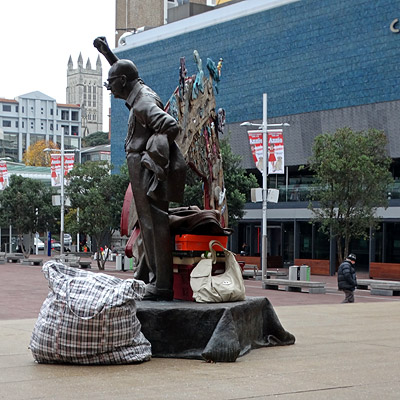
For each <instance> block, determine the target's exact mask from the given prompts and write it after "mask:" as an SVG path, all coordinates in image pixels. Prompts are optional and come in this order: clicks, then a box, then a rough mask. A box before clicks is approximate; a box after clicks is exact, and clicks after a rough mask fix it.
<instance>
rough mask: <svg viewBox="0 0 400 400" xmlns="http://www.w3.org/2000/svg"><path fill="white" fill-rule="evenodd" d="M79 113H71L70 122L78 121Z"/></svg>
mask: <svg viewBox="0 0 400 400" xmlns="http://www.w3.org/2000/svg"><path fill="white" fill-rule="evenodd" d="M78 117H79V112H78V111H71V120H72V121H78Z"/></svg>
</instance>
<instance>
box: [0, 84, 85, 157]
mask: <svg viewBox="0 0 400 400" xmlns="http://www.w3.org/2000/svg"><path fill="white" fill-rule="evenodd" d="M61 135H64V146H65V149H80V147H81V137H82V126H81V107H80V106H79V105H76V104H60V103H57V101H56V100H55V99H53V98H52V97H50V96H47V95H46V94H44V93H42V92H39V91H35V92H31V93H27V94H23V95H20V96H18V97H16V98H15V99H2V98H0V157H2V158H8V159H11V160H12V161H16V162H21V161H22V156H23V154H24V152H25V151H26V150H27V149H28V148H29V146H31V145H33V144H34V143H36V142H37V141H40V140H51V141H53V142H56V143H58V144H59V145H60V144H61Z"/></svg>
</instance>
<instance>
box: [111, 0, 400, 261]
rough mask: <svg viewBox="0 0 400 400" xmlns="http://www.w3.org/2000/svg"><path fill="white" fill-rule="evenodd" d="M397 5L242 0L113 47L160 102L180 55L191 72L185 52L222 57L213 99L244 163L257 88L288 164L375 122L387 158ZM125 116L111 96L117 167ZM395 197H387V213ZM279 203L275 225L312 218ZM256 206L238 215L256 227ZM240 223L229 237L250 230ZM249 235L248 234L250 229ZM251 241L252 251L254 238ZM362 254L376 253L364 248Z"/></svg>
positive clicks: (399, 49)
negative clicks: (281, 125) (320, 143)
mask: <svg viewBox="0 0 400 400" xmlns="http://www.w3.org/2000/svg"><path fill="white" fill-rule="evenodd" d="M399 6H400V1H398V0H396V1H393V0H376V1H370V0H301V1H296V0H280V1H279V0H278V1H277V0H272V1H270V0H264V1H261V0H248V1H244V2H239V3H236V4H232V5H227V6H226V7H223V8H219V9H215V10H213V11H209V12H206V13H204V14H201V15H197V16H194V17H191V18H188V19H186V20H183V21H178V22H175V23H172V24H168V25H165V26H162V27H159V28H155V29H152V30H149V31H145V32H142V33H140V34H136V35H132V36H131V37H128V38H127V40H126V43H127V44H126V46H124V47H120V48H118V49H116V53H117V55H118V57H119V58H128V59H131V60H133V61H134V62H135V63H136V65H137V67H138V69H139V73H140V76H141V77H142V78H143V80H144V81H145V82H146V84H148V85H149V86H150V87H152V88H153V89H154V90H155V91H156V92H157V93H158V94H159V95H160V96H161V98H162V100H163V101H164V103H166V102H167V101H168V99H169V97H170V95H171V94H172V92H173V91H174V90H175V88H176V86H177V85H178V78H179V75H178V74H179V72H178V70H179V58H180V57H183V56H184V57H185V58H186V66H187V70H188V75H192V74H195V73H196V71H197V69H196V65H195V63H194V61H193V50H195V49H196V50H197V51H198V52H199V54H200V57H201V58H202V60H203V66H204V69H205V64H206V60H207V58H211V59H212V60H214V61H215V62H217V61H218V60H219V58H220V57H222V58H223V60H224V61H223V67H222V78H221V82H220V84H219V89H220V90H219V94H218V95H217V107H223V108H224V109H225V110H226V119H227V123H228V129H229V131H230V132H231V144H232V147H233V150H234V151H236V152H237V153H238V154H240V155H241V156H242V157H243V165H244V166H245V167H246V168H248V169H252V168H254V165H253V164H252V159H251V153H250V149H249V148H248V147H249V146H248V144H247V135H246V129H245V128H243V127H240V122H242V121H249V120H250V121H257V120H258V121H260V120H261V118H262V94H263V93H267V94H268V122H269V123H270V122H283V121H286V122H290V124H291V126H290V128H287V130H285V132H284V136H285V162H286V165H287V167H295V166H298V165H300V164H303V163H305V162H306V160H307V158H308V157H309V156H310V154H311V145H312V141H313V139H314V137H315V136H317V135H318V134H321V133H325V132H333V131H334V130H336V129H338V128H341V127H343V126H350V127H352V128H354V129H357V130H362V129H368V128H377V129H383V130H384V131H385V132H386V134H387V136H388V139H389V154H390V156H391V157H392V158H393V159H400V90H399V87H400V64H399V62H398V60H399V59H400V33H398V28H400V25H399V23H398V22H397V21H396V19H397V18H400V7H399ZM391 27H392V29H391ZM205 70H206V69H205ZM127 119H128V112H127V110H126V109H125V105H124V103H123V102H122V101H119V100H115V99H113V100H112V102H111V131H112V135H111V145H112V162H113V164H114V165H115V166H117V167H118V166H120V165H121V164H122V163H123V162H124V160H125V154H124V151H123V143H124V138H125V134H126V127H127ZM244 144H245V145H244ZM288 174H289V170H288ZM288 178H289V177H288ZM292 178H293V182H290V180H289V179H287V178H286V177H280V178H279V182H281V183H282V182H283V181H284V180H286V190H287V185H288V180H289V185H290V184H291V183H293V184H295V180H294V177H291V178H290V179H292ZM279 182H278V179H276V184H277V187H278V186H279ZM282 185H283V183H282ZM286 197H287V196H286ZM286 200H287V198H286ZM396 205H397V204H396V203H393V204H391V207H392V211H393V210H394V208H396ZM399 205H400V204H399ZM282 207H284V204H281V205H277V206H273V207H271V208H272V211H271V213H272V214H271V215H269V216H268V218H269V219H272V220H274V218H275V217H274V215H276V222H277V226H278V225H279V226H281V228H280V231H283V230H284V229H283V228H282V225H280V224H282V223H287V222H289V223H292V222H293V221H295V223H297V222H296V221H307V220H308V219H309V217H310V216H309V214H307V212H306V211H305V207H304V204H303V205H300V204H297V205H296V206H292V209H296V210H297V211H293V212H292V213H291V214H290V213H289V214H288V213H287V212H286V213H284V214H282V212H281V211H279V210H282ZM393 207H394V208H393ZM256 208H257V207H256ZM299 209H303V212H302V213H301V212H300V211H299ZM274 210H275V211H274ZM258 212H259V216H257V215H258V214H257V211H256V210H251V207H250V206H249V212H248V213H247V217H246V218H247V219H248V221H249V222H251V223H253V224H254V227H256V226H258V225H259V218H261V212H260V210H258ZM274 212H275V214H274ZM394 214H395V213H394ZM394 214H393V215H394ZM391 215H392V214H391ZM398 215H400V214H398ZM383 217H384V218H385V217H387V218H388V219H390V221H391V222H394V223H398V222H399V221H397V220H396V218H392V217H391V216H390V215H386V214H384V215H383ZM278 222H279V223H278ZM257 224H258V225H257ZM243 229H244V231H243V232H242V233H240V234H239V237H237V242H241V241H242V240H245V238H248V235H247V233H246V232H247V231H246V229H247V228H243ZM396 229H398V228H396ZM295 230H296V226H295V227H294V228H293V232H294V231H295ZM274 232H275V231H274ZM274 232H272V231H271V235H272V234H273V233H274ZM396 232H397V230H396ZM279 235H280V241H279V246H278V247H277V248H276V250H274V249H273V248H271V249H269V250H271V252H272V253H274V252H275V253H276V252H278V253H279V252H280V254H281V255H282V254H283V250H282V248H283V247H284V245H285V243H286V241H287V240H286V239H285V238H284V237H283V236H282V234H281V233H279ZM399 235H400V230H399ZM250 236H251V237H250V238H249V239H250V241H251V242H252V241H253V242H254V240H256V239H254V238H255V237H256V236H255V235H250ZM253 236H254V238H253ZM253 239H254V240H253ZM246 240H248V239H246ZM297 242H298V241H296V239H294V240H293V243H294V244H293V245H292V246H291V247H292V250H291V251H290V252H289V253H290V254H288V256H287V262H293V260H294V259H296V258H299V257H298V256H299V252H300V247H301V246H300V245H297V244H296V243H297ZM288 243H289V241H288ZM236 246H237V243H236ZM234 247H235V246H234ZM251 247H252V248H253V250H254V249H255V250H257V248H258V245H257V244H254V245H253V246H251ZM254 253H255V254H256V253H257V251H254ZM368 257H369V261H371V260H372V258H374V256H373V255H372V256H371V254H370V252H369V253H368ZM371 257H372V258H371ZM284 258H285V257H284ZM382 260H383V261H384V257H383V258H382ZM396 260H397V259H396ZM367 261H368V260H367ZM396 262H400V251H399V259H398V260H397V261H396Z"/></svg>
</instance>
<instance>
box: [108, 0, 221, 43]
mask: <svg viewBox="0 0 400 400" xmlns="http://www.w3.org/2000/svg"><path fill="white" fill-rule="evenodd" d="M219 1H222V2H226V1H229V0H225V1H224V0H157V1H143V0H116V3H115V11H116V12H115V31H116V37H115V47H117V46H118V40H119V38H120V37H121V36H122V35H123V34H124V33H126V32H136V31H137V30H138V29H139V31H140V30H142V29H149V28H154V27H157V26H161V25H164V24H167V23H169V22H173V21H171V20H170V15H169V10H170V9H172V8H176V7H179V6H190V7H189V8H190V10H189V9H188V10H182V11H181V12H178V13H176V12H175V13H174V14H173V17H172V18H173V20H177V19H182V18H187V17H189V16H190V15H195V14H198V13H200V12H204V11H207V10H208V9H209V7H206V6H207V5H209V6H215V5H217V4H218V2H219ZM193 7H194V8H193Z"/></svg>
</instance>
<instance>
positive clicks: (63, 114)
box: [61, 110, 69, 121]
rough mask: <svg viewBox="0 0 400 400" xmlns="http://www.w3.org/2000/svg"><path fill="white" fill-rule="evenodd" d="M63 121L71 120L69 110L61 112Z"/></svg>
mask: <svg viewBox="0 0 400 400" xmlns="http://www.w3.org/2000/svg"><path fill="white" fill-rule="evenodd" d="M61 119H62V120H63V121H68V120H69V111H68V110H61Z"/></svg>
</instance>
